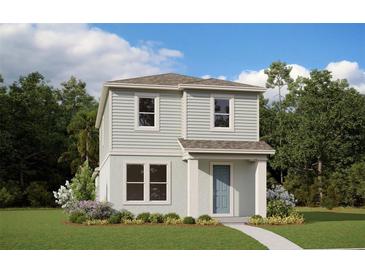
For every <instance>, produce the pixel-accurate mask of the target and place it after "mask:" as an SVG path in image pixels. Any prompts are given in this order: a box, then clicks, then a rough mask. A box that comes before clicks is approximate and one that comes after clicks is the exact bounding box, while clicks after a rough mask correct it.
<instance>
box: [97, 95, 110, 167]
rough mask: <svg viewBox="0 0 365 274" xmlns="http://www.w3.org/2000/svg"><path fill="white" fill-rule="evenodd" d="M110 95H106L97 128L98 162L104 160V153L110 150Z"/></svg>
mask: <svg viewBox="0 0 365 274" xmlns="http://www.w3.org/2000/svg"><path fill="white" fill-rule="evenodd" d="M110 124H111V123H110V96H108V97H107V99H106V103H105V109H104V115H103V118H102V120H101V124H100V129H99V159H100V164H101V163H102V162H103V161H104V160H105V157H106V155H107V154H108V153H109V152H110V139H111V138H110V135H111V130H110Z"/></svg>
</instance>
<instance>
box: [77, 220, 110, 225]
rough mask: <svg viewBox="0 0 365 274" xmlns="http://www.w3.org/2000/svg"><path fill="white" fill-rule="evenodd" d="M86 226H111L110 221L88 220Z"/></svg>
mask: <svg viewBox="0 0 365 274" xmlns="http://www.w3.org/2000/svg"><path fill="white" fill-rule="evenodd" d="M83 223H85V224H86V225H107V224H109V221H108V220H86V221H85V222H83Z"/></svg>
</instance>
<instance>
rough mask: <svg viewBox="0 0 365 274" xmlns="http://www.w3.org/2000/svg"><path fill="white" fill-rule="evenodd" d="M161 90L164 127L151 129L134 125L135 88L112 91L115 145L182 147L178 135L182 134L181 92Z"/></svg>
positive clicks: (161, 120)
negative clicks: (132, 90)
mask: <svg viewBox="0 0 365 274" xmlns="http://www.w3.org/2000/svg"><path fill="white" fill-rule="evenodd" d="M153 93H158V92H153ZM159 94H160V130H159V131H157V132H155V131H151V132H149V131H135V129H134V121H135V117H134V115H135V114H134V113H135V111H134V92H126V91H113V92H112V98H113V101H112V102H113V107H112V116H113V120H112V129H113V138H112V145H113V149H141V148H145V149H168V150H179V149H180V147H179V145H178V142H177V138H179V137H180V136H181V94H180V93H177V92H171V93H167V92H160V93H159Z"/></svg>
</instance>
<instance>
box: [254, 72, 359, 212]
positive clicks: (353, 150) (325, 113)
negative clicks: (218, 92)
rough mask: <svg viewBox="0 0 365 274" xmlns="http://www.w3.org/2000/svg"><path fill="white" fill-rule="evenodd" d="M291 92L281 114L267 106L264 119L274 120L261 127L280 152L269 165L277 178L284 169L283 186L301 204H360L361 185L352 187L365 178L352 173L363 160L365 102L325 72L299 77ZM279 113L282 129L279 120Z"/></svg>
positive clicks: (262, 123) (277, 152)
mask: <svg viewBox="0 0 365 274" xmlns="http://www.w3.org/2000/svg"><path fill="white" fill-rule="evenodd" d="M289 90H290V92H289V94H288V95H287V96H286V98H285V100H284V101H283V103H282V110H281V109H280V108H278V106H277V104H276V103H274V104H271V105H268V104H267V102H266V104H261V109H260V111H261V113H263V114H264V115H263V116H261V120H263V119H265V120H266V119H271V121H260V125H261V126H263V127H265V128H263V129H261V133H263V138H264V139H265V140H267V141H268V142H269V143H270V144H271V145H272V146H273V147H274V148H275V149H276V154H275V156H274V157H273V158H272V159H271V160H270V168H271V170H273V174H274V175H275V174H276V176H277V174H278V172H277V171H278V169H284V171H285V174H286V178H285V182H284V185H285V187H286V188H287V189H288V190H289V191H291V192H293V193H294V194H295V196H296V197H297V198H298V200H299V201H300V202H301V203H302V204H307V205H314V204H319V203H322V204H327V205H328V207H332V206H333V205H336V204H342V205H353V204H357V205H358V204H362V203H363V201H362V202H359V196H358V194H356V193H360V195H363V194H364V193H363V192H362V191H361V183H358V184H355V185H356V187H354V182H355V181H358V182H359V181H361V180H363V179H365V178H364V177H365V175H364V174H363V173H361V172H360V173H359V172H358V173H357V174H358V177H356V178H357V179H355V178H351V177H350V176H348V173H349V169H351V167H352V165H354V164H355V166H356V165H357V163H359V162H360V161H361V160H362V159H364V155H365V97H364V96H361V95H360V94H359V92H358V91H356V90H355V89H354V88H351V87H349V84H348V82H347V81H346V80H334V79H333V78H332V75H331V73H330V72H329V71H326V70H323V71H318V70H313V71H312V72H311V73H310V76H309V77H306V78H305V77H299V78H298V79H297V80H296V81H294V82H292V83H290V85H289ZM279 112H281V116H280V117H281V118H280V119H281V126H278V125H279V121H277V115H275V113H279ZM280 132H283V133H284V134H283V135H282V140H281V143H278V141H277V140H278V138H277V136H278V135H280ZM275 172H276V173H275ZM361 176H364V177H361ZM359 177H360V178H363V179H359ZM346 187H347V190H346V189H344V188H346ZM354 189H356V191H355V190H354ZM357 191H358V192H357ZM345 194H346V195H347V196H346V197H345ZM354 199H355V200H356V202H355V201H354Z"/></svg>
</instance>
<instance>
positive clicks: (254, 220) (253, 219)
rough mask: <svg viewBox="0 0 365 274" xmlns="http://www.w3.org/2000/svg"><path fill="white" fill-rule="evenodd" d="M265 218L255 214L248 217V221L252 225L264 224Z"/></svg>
mask: <svg viewBox="0 0 365 274" xmlns="http://www.w3.org/2000/svg"><path fill="white" fill-rule="evenodd" d="M264 222H265V220H264V218H262V216H261V215H253V216H251V217H250V218H249V219H248V223H249V224H251V225H262V224H264Z"/></svg>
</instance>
